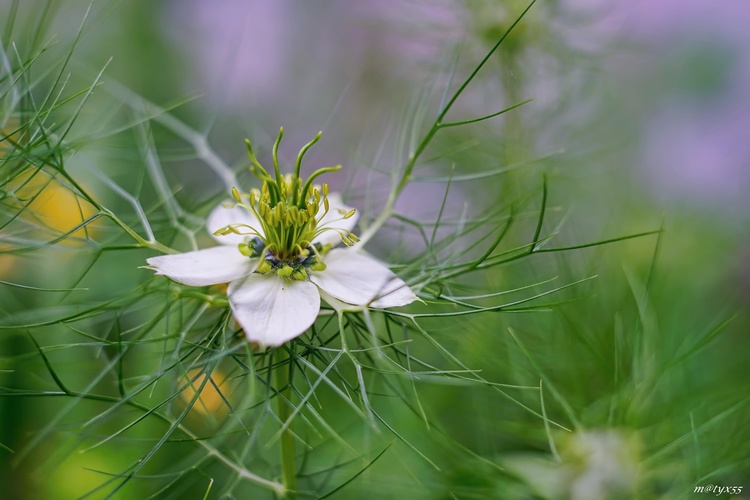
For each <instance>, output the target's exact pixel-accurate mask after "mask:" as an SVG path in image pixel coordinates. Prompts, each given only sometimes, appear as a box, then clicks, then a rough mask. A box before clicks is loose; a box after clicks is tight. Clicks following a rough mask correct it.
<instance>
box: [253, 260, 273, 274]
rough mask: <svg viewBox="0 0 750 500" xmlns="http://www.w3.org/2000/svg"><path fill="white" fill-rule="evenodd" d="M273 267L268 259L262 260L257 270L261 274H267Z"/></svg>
mask: <svg viewBox="0 0 750 500" xmlns="http://www.w3.org/2000/svg"><path fill="white" fill-rule="evenodd" d="M271 269H273V267H272V266H271V263H270V262H268V261H267V260H262V261H261V262H260V264H258V269H257V271H258V272H259V273H261V274H266V273H267V272H270V271H271Z"/></svg>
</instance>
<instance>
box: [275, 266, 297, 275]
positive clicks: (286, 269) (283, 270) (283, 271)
mask: <svg viewBox="0 0 750 500" xmlns="http://www.w3.org/2000/svg"><path fill="white" fill-rule="evenodd" d="M293 272H294V268H293V267H291V266H288V265H286V264H284V265H283V266H281V267H280V268H278V269H277V270H276V274H278V275H279V278H287V277H289V276H291V274H292V273H293Z"/></svg>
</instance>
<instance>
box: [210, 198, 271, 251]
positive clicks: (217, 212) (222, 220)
mask: <svg viewBox="0 0 750 500" xmlns="http://www.w3.org/2000/svg"><path fill="white" fill-rule="evenodd" d="M230 224H247V225H248V226H252V227H253V228H254V229H256V230H257V231H258V232H259V233H260V234H261V235H263V228H262V227H261V225H260V222H259V221H258V218H257V217H256V216H255V214H254V213H252V212H250V211H249V210H248V209H246V208H243V207H231V208H227V207H225V206H224V205H223V204H219V205H218V206H217V207H216V208H214V209H213V210H212V211H211V213H210V214H209V215H208V220H207V221H206V227H207V228H208V232H209V233H211V236H212V237H213V239H215V240H216V241H218V242H219V243H221V244H222V245H238V244H239V243H243V242H244V241H245V236H250V237H252V236H253V235H242V234H227V235H226V236H214V231H216V230H217V229H221V228H222V227H226V226H228V225H230ZM240 230H243V232H244V231H246V230H247V229H246V228H244V229H243V228H240Z"/></svg>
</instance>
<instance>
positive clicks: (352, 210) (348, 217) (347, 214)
mask: <svg viewBox="0 0 750 500" xmlns="http://www.w3.org/2000/svg"><path fill="white" fill-rule="evenodd" d="M356 211H357V210H356V209H354V208H352V209H351V210H349V211H348V212H346V213H345V214H344V219H350V218H351V217H353V216H354V213H355V212H356Z"/></svg>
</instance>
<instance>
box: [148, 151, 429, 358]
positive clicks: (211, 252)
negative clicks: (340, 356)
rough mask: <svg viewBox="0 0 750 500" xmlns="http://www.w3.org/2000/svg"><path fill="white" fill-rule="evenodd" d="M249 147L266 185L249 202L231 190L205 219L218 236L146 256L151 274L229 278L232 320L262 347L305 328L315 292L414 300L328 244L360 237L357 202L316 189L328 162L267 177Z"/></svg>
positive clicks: (365, 299)
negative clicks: (190, 248)
mask: <svg viewBox="0 0 750 500" xmlns="http://www.w3.org/2000/svg"><path fill="white" fill-rule="evenodd" d="M315 140H317V138H316V139H315ZM248 146H249V145H248ZM306 147H309V146H306ZM305 150H306V149H304V148H303V151H302V152H301V153H300V157H301V155H302V154H304V151H305ZM249 151H250V158H251V160H253V164H254V166H255V167H256V169H257V170H256V172H259V177H261V178H263V179H264V183H263V189H262V190H261V191H259V192H258V191H255V192H251V193H250V194H249V195H247V196H246V198H247V199H248V200H249V201H248V202H243V201H242V200H243V196H242V195H240V194H239V192H237V191H236V190H235V191H234V192H233V197H234V199H235V201H236V202H237V203H236V204H235V206H233V207H230V208H227V207H225V206H224V205H220V206H218V207H216V208H215V209H214V210H213V211H212V212H211V214H210V215H209V217H208V221H207V227H208V229H209V231H211V232H212V233H213V235H214V238H215V239H216V241H218V242H219V243H221V245H220V246H217V247H213V248H207V249H204V250H198V251H194V252H187V253H182V254H176V255H163V256H159V257H151V258H150V259H147V262H148V264H149V266H150V268H151V269H153V270H155V271H156V274H158V275H164V276H167V277H168V278H170V279H172V280H174V281H177V282H179V283H183V284H185V285H190V286H207V285H217V284H221V283H229V287H228V289H227V295H228V298H229V304H230V307H231V308H232V312H233V313H234V317H235V319H236V320H237V322H238V323H239V324H240V325H241V326H242V329H243V330H244V331H245V335H247V338H248V339H249V340H250V341H252V342H257V343H258V344H261V345H263V346H269V347H275V346H279V345H281V344H283V343H284V342H287V341H289V340H291V339H293V338H295V337H298V336H299V335H301V334H302V333H304V332H305V331H306V330H307V329H308V328H309V327H310V326H311V325H312V324H313V323H314V322H315V319H316V318H317V316H318V313H319V311H320V299H321V296H322V298H323V299H324V300H327V301H328V302H329V303H331V305H333V306H334V307H342V306H341V304H340V303H343V304H344V306H343V307H345V308H346V307H352V309H359V308H362V307H374V308H389V307H398V306H403V305H406V304H409V303H411V302H413V301H414V300H417V297H416V296H415V295H414V293H413V292H412V291H411V289H410V288H409V287H408V286H407V285H406V283H404V282H403V281H402V280H401V279H399V278H398V277H397V276H396V275H395V274H394V273H393V272H391V270H390V269H388V268H387V267H386V266H384V265H383V264H382V263H380V262H378V261H377V260H375V259H373V258H371V257H368V256H367V255H364V254H362V253H360V252H358V251H355V250H353V249H350V248H344V249H331V247H332V246H333V245H335V244H337V243H340V242H342V241H343V242H344V243H346V244H347V245H351V244H352V243H353V242H354V241H357V238H356V236H354V235H353V234H352V233H351V230H352V228H353V227H354V225H355V223H356V221H357V216H356V213H355V212H354V210H353V209H352V208H351V207H347V206H346V205H344V204H343V202H342V201H341V197H340V196H339V195H337V194H333V193H332V194H331V195H328V187H327V186H326V185H323V188H322V190H320V189H316V188H314V187H313V186H312V184H311V183H310V181H311V180H312V178H314V177H315V176H317V175H319V173H322V171H323V170H324V171H330V170H331V169H321V171H318V172H316V173H315V174H313V175H312V176H311V178H310V179H309V180H308V182H307V183H305V184H304V185H303V183H302V181H301V179H300V178H299V176H298V173H296V174H295V175H294V176H286V177H283V176H280V175H277V178H276V180H275V181H274V180H273V179H271V178H270V176H269V175H268V174H267V172H266V171H265V170H261V169H262V167H261V166H260V164H258V163H257V160H255V157H254V155H253V154H252V149H250V148H249ZM277 172H278V169H277ZM321 191H322V192H321ZM333 299H335V300H333Z"/></svg>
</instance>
